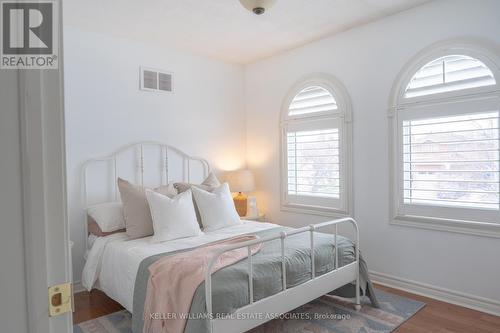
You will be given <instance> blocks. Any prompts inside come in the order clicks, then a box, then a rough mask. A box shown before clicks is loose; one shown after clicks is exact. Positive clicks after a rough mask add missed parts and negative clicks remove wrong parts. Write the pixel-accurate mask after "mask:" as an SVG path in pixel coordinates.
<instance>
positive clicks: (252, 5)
mask: <svg viewBox="0 0 500 333" xmlns="http://www.w3.org/2000/svg"><path fill="white" fill-rule="evenodd" d="M240 3H241V4H242V6H243V7H245V8H246V9H248V10H249V11H251V12H253V13H254V14H256V15H261V14H264V12H265V11H266V10H268V9H269V8H271V7H272V6H274V4H275V3H276V0H240Z"/></svg>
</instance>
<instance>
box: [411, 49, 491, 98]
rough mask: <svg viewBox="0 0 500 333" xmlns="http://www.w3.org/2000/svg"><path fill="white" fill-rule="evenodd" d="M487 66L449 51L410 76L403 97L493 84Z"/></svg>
mask: <svg viewBox="0 0 500 333" xmlns="http://www.w3.org/2000/svg"><path fill="white" fill-rule="evenodd" d="M495 84H496V81H495V78H494V76H493V73H492V72H491V70H490V69H489V68H488V67H487V66H486V65H485V64H484V63H482V62H481V61H479V60H477V59H474V58H472V57H469V56H464V55H449V56H445V57H442V58H439V59H436V60H434V61H431V62H430V63H428V64H427V65H425V66H423V67H422V68H421V69H420V70H419V71H418V72H417V73H416V74H415V75H414V76H413V78H412V79H411V80H410V83H409V84H408V86H407V88H406V91H405V95H404V96H405V98H412V97H419V96H426V95H433V94H438V93H444V92H450V91H457V90H464V89H471V88H478V87H485V86H491V85H495Z"/></svg>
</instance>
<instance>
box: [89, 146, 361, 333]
mask: <svg viewBox="0 0 500 333" xmlns="http://www.w3.org/2000/svg"><path fill="white" fill-rule="evenodd" d="M145 146H157V147H159V148H160V149H161V152H162V163H161V164H160V165H159V166H158V168H154V169H156V170H157V171H159V172H161V182H162V184H160V185H166V184H168V182H169V181H170V180H171V179H170V178H169V151H174V152H175V153H176V154H177V155H178V156H180V157H181V159H182V163H183V165H182V166H180V167H181V168H182V170H183V171H182V175H183V176H182V178H183V179H175V180H174V181H188V182H189V181H190V179H191V169H190V165H191V162H192V161H197V162H199V163H201V165H202V166H203V177H206V176H207V175H208V173H209V171H210V165H209V164H208V162H207V161H206V160H205V159H203V158H199V157H193V156H189V155H188V154H186V153H184V152H183V151H181V150H179V149H178V148H175V147H172V146H170V145H168V144H164V143H161V142H151V141H146V142H138V143H134V144H131V145H128V146H126V147H123V148H121V149H119V150H118V151H116V152H114V153H113V154H111V155H109V156H105V157H101V158H95V159H91V160H88V161H87V162H85V163H84V164H83V166H82V191H83V206H84V208H85V209H87V208H88V202H89V194H88V191H87V185H88V184H87V182H88V177H87V176H88V175H87V171H88V168H89V166H91V165H93V164H95V163H103V162H108V163H112V166H113V168H112V169H113V172H112V176H113V183H114V189H113V195H112V197H113V198H111V199H112V200H114V201H117V200H118V189H117V185H116V179H117V177H118V156H120V155H121V154H123V153H125V152H126V151H131V150H138V151H139V154H138V158H137V160H136V170H137V177H138V179H139V180H140V184H141V185H144V173H145V162H144V147H145ZM185 171H186V172H185ZM341 223H350V224H352V225H353V227H354V229H355V233H356V243H355V256H356V260H355V261H353V262H351V263H349V264H347V265H344V266H342V267H339V266H338V251H337V250H335V257H334V269H333V270H332V271H330V272H328V273H325V274H323V275H320V276H316V274H315V260H314V233H315V232H316V231H317V230H319V229H322V228H325V227H328V226H330V227H333V228H334V244H335V246H336V245H337V236H338V225H339V224H341ZM306 232H309V233H310V244H311V253H310V256H311V279H310V280H308V281H306V282H304V283H302V284H299V285H298V286H295V287H293V288H287V284H286V257H285V243H286V242H285V241H286V239H287V237H289V236H292V235H296V234H300V233H306ZM87 234H88V231H87V223H86V221H85V237H87ZM277 239H280V240H281V271H282V275H281V281H282V290H281V291H280V292H278V293H277V294H274V295H272V296H268V297H266V298H264V299H261V300H258V301H254V292H253V291H254V290H253V263H252V256H251V248H252V246H255V245H257V244H263V243H266V242H269V241H273V240H277ZM245 247H246V248H247V249H248V285H249V300H250V303H249V304H248V305H246V306H243V307H241V308H239V309H238V310H236V311H235V312H234V313H233V314H232V315H231V316H228V317H224V318H217V316H214V314H213V311H212V267H213V265H214V264H215V263H216V261H217V259H218V258H219V256H221V255H222V254H223V253H225V252H228V251H232V250H235V249H240V248H245ZM205 268H206V270H205V272H206V273H205V299H206V309H207V315H208V321H209V332H210V333H215V332H224V333H231V332H234V333H240V332H245V331H247V330H250V329H252V328H254V327H256V326H258V325H261V324H263V323H265V322H267V321H269V320H271V319H272V316H262V314H265V313H268V314H273V315H281V314H284V313H286V312H288V311H291V310H293V309H295V308H297V307H299V306H301V305H303V304H306V303H308V302H310V301H312V300H314V299H316V298H318V297H320V296H322V295H325V294H327V293H329V292H331V291H333V290H335V289H337V288H340V287H342V286H344V285H346V284H348V283H351V282H353V281H355V284H356V297H355V304H354V308H355V309H356V310H360V309H361V303H360V290H359V287H360V285H359V283H360V282H359V229H358V225H357V223H356V221H355V220H354V219H353V218H350V217H346V218H342V219H337V220H332V221H328V222H324V223H319V224H311V225H309V226H307V227H303V228H299V229H294V230H292V231H288V232H281V233H280V234H279V235H276V236H269V237H264V238H259V239H256V240H253V241H248V242H243V243H240V244H235V245H232V246H228V247H226V248H224V249H221V250H219V251H218V252H216V253H215V255H214V256H213V257H212V258H211V259H210V260H209V261H208V262H207V264H206V267H205Z"/></svg>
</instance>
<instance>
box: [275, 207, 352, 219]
mask: <svg viewBox="0 0 500 333" xmlns="http://www.w3.org/2000/svg"><path fill="white" fill-rule="evenodd" d="M281 211H284V212H290V213H298V214H309V215H318V216H325V217H336V218H342V217H347V216H350V214H349V213H348V212H346V211H343V210H340V209H334V208H326V207H316V206H306V205H292V204H282V205H281Z"/></svg>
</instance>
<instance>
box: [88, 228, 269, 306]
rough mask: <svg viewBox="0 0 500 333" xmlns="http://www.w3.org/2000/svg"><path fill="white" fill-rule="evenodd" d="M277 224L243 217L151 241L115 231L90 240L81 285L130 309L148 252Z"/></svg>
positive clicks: (185, 247)
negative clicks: (196, 232) (190, 234)
mask: <svg viewBox="0 0 500 333" xmlns="http://www.w3.org/2000/svg"><path fill="white" fill-rule="evenodd" d="M277 226H278V225H276V224H271V223H262V222H255V221H245V223H243V224H240V225H235V226H232V227H227V228H223V229H219V230H216V231H212V232H206V233H203V234H202V235H200V236H195V237H189V238H182V239H176V240H171V241H166V242H162V243H151V242H150V240H151V237H145V238H140V239H134V240H129V239H128V237H127V235H126V234H125V233H117V234H113V235H110V236H106V237H98V238H97V239H94V240H93V243H92V245H91V248H90V250H89V251H88V253H87V261H86V263H85V267H84V269H83V274H82V285H83V286H84V287H85V288H86V289H87V290H91V289H92V288H94V287H95V286H96V285H97V284H98V288H99V289H101V290H102V291H104V292H105V293H106V294H107V295H108V296H109V297H111V298H112V299H114V300H115V301H117V302H118V303H120V304H121V305H122V306H123V307H125V308H126V309H127V310H128V311H132V306H133V297H134V285H135V278H136V274H137V270H138V269H139V264H140V263H141V261H142V260H143V259H145V258H147V257H149V256H152V255H155V254H159V253H165V252H172V251H177V250H183V249H188V248H193V247H197V246H200V245H203V244H207V243H211V242H214V241H218V240H222V239H226V238H230V237H234V236H237V235H242V234H247V233H252V232H257V231H261V230H266V229H270V228H274V227H277Z"/></svg>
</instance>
